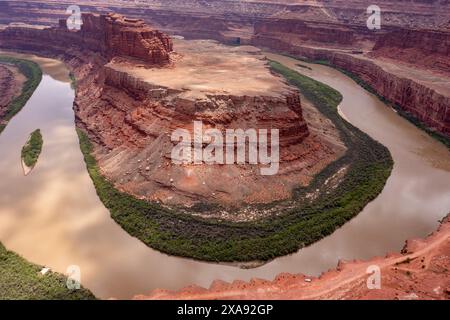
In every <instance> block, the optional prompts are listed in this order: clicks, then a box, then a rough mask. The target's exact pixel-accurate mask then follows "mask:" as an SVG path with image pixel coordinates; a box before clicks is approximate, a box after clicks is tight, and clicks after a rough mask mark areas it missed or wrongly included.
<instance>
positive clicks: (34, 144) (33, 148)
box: [22, 129, 44, 168]
mask: <svg viewBox="0 0 450 320" xmlns="http://www.w3.org/2000/svg"><path fill="white" fill-rule="evenodd" d="M43 143H44V140H43V139H42V134H41V130H39V129H37V130H35V131H33V133H31V135H30V138H29V139H28V141H27V143H26V144H25V145H24V146H23V148H22V160H23V162H24V163H25V165H26V166H27V167H29V168H33V167H34V166H35V165H36V162H37V161H38V158H39V155H40V154H41V151H42V145H43Z"/></svg>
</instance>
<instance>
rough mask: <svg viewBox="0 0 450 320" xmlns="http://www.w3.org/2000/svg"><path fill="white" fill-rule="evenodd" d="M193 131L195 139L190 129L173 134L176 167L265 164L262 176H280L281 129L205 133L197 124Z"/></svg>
mask: <svg viewBox="0 0 450 320" xmlns="http://www.w3.org/2000/svg"><path fill="white" fill-rule="evenodd" d="M193 131H194V132H193V135H192V134H191V132H190V131H189V130H186V129H177V130H175V131H174V132H173V133H172V135H171V140H172V142H174V143H176V145H175V146H174V147H173V149H172V153H171V156H172V162H173V163H174V164H178V165H181V164H227V165H233V164H252V165H257V164H261V165H266V166H267V167H262V168H261V169H260V173H261V175H265V176H272V175H275V174H277V173H278V170H279V166H280V141H279V140H280V134H279V130H278V129H270V130H268V129H258V130H257V129H247V130H245V131H244V130H243V129H226V130H225V134H224V133H223V132H222V131H221V130H219V129H213V128H210V129H206V130H203V123H202V122H201V121H194V130H193ZM269 131H270V138H269ZM269 140H270V141H269ZM269 143H270V147H269Z"/></svg>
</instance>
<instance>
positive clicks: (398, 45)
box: [371, 28, 450, 76]
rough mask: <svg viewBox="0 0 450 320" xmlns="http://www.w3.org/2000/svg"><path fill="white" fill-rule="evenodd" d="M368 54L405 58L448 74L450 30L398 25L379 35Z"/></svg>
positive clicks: (449, 64)
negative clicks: (422, 28) (408, 27)
mask: <svg viewBox="0 0 450 320" xmlns="http://www.w3.org/2000/svg"><path fill="white" fill-rule="evenodd" d="M371 56H373V57H388V58H392V59H396V60H401V61H405V62H407V63H411V64H414V65H418V66H421V67H424V68H426V69H428V70H435V71H437V72H440V73H443V74H445V75H447V76H450V30H448V31H445V32H444V31H436V30H408V29H403V28H401V29H400V28H399V29H396V30H393V31H390V32H388V33H386V34H385V35H383V36H382V37H380V38H379V39H378V40H377V42H376V44H375V46H374V48H373V52H372V53H371Z"/></svg>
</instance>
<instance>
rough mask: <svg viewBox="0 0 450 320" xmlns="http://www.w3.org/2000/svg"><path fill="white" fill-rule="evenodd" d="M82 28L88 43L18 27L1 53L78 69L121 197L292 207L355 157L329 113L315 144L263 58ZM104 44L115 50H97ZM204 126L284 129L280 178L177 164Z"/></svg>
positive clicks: (78, 35)
mask: <svg viewBox="0 0 450 320" xmlns="http://www.w3.org/2000/svg"><path fill="white" fill-rule="evenodd" d="M83 20H84V24H83V28H82V29H81V31H78V32H76V31H69V30H67V28H66V27H65V25H64V24H63V23H61V25H60V26H59V27H53V28H26V27H8V28H6V29H5V30H4V31H2V32H0V46H2V47H4V48H10V49H19V50H28V51H32V52H37V53H39V54H43V55H50V56H57V57H59V58H61V59H63V60H64V61H66V62H67V63H68V64H69V65H70V66H71V67H72V69H73V73H74V74H75V76H76V78H77V89H78V90H77V96H76V101H75V114H76V119H77V124H78V126H79V127H81V128H83V129H84V130H86V131H87V132H88V134H89V137H90V139H91V141H92V142H94V145H95V155H96V157H97V160H98V161H99V164H100V169H101V171H102V173H103V174H104V175H105V176H106V177H107V178H108V179H109V180H110V181H112V182H113V183H114V184H115V185H116V187H118V188H119V189H121V190H123V191H125V192H128V193H131V194H133V195H135V196H136V197H139V198H142V199H147V200H152V201H158V202H161V203H163V204H167V205H177V206H183V207H185V208H189V207H191V206H196V205H203V204H204V203H215V204H221V205H224V206H227V207H229V206H231V207H238V206H239V205H241V204H248V205H252V204H255V203H270V202H272V201H276V200H282V199H287V198H289V197H290V196H291V192H292V190H293V188H294V187H297V186H299V185H300V186H301V185H307V184H308V183H309V182H310V181H311V179H312V177H313V176H314V175H315V174H316V173H317V172H319V171H320V170H322V169H323V168H324V167H325V166H326V165H327V164H329V163H330V162H331V161H333V160H334V159H336V157H338V156H340V155H341V154H342V153H343V152H344V150H345V147H344V146H343V144H342V142H341V141H340V140H339V137H338V134H337V132H336V129H335V128H334V127H333V125H332V124H331V123H330V122H329V121H327V120H326V119H323V117H322V116H321V115H320V114H318V113H315V114H314V115H313V117H314V118H315V119H314V120H313V121H318V120H317V119H320V122H321V125H323V128H320V129H319V130H314V133H313V134H312V135H311V134H310V132H309V130H308V127H307V124H306V121H305V119H304V117H303V113H302V105H301V102H300V97H299V94H298V92H297V91H296V90H295V89H293V88H292V87H290V86H289V85H288V84H286V83H285V82H284V80H282V79H281V78H280V77H278V76H275V75H273V74H271V72H270V71H269V68H268V64H267V60H265V58H264V56H263V55H262V54H261V52H260V51H259V50H257V49H256V48H253V47H236V48H230V47H225V46H222V45H219V44H217V43H215V42H211V41H193V42H191V41H183V40H177V42H176V49H177V52H171V51H170V50H172V42H171V41H170V40H167V39H168V38H167V36H165V35H163V34H161V33H160V32H158V31H154V30H153V31H149V30H150V29H149V28H148V27H146V26H145V25H143V24H142V23H141V22H139V21H133V20H129V19H125V18H122V17H119V16H117V15H113V14H109V15H106V16H95V15H84V16H83ZM130 24H131V25H130ZM103 38H107V39H109V40H108V41H110V42H111V43H110V44H105V43H104V42H103V40H101V41H96V39H103ZM95 43H97V44H99V45H97V46H96V45H95ZM147 44H152V46H153V47H152V46H147ZM142 48H145V50H144V51H142V50H141V49H142ZM150 48H153V49H150ZM155 48H156V49H155ZM309 114H313V113H309ZM194 121H202V122H203V124H204V130H206V129H208V128H216V129H219V130H220V131H221V132H225V130H226V129H243V130H244V131H245V130H247V129H256V130H260V129H268V130H269V133H270V130H271V129H279V130H280V141H279V144H280V149H281V150H280V162H279V166H280V168H279V171H278V175H276V176H272V177H270V176H262V175H261V173H260V169H261V168H262V167H263V166H264V167H266V166H267V165H261V164H258V165H253V164H251V165H250V164H249V163H247V162H246V163H245V164H240V165H236V164H235V165H224V164H214V165H206V164H204V163H202V164H196V165H194V164H191V165H175V164H173V163H172V161H171V150H172V149H173V147H174V144H175V143H174V142H172V141H171V133H172V132H173V130H175V129H180V128H181V129H187V130H188V131H190V132H192V130H193V123H194ZM324 132H326V133H324ZM330 132H331V135H330V137H328V138H326V139H325V138H324V137H323V136H322V135H325V134H330ZM269 142H270V140H269ZM269 151H270V150H269ZM193 210H194V209H193ZM247 218H248V217H247V216H246V217H245V218H244V219H247ZM253 218H257V217H256V216H255V217H253Z"/></svg>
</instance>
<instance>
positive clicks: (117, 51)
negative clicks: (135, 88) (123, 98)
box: [59, 14, 173, 65]
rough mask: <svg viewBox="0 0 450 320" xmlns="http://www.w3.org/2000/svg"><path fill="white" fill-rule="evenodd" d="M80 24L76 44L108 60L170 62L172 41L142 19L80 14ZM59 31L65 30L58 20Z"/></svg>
mask: <svg viewBox="0 0 450 320" xmlns="http://www.w3.org/2000/svg"><path fill="white" fill-rule="evenodd" d="M82 21H83V25H82V26H81V30H80V31H79V32H76V34H77V36H78V37H79V38H80V39H79V40H78V41H77V42H78V43H81V45H82V46H84V47H86V48H89V49H90V50H92V51H97V50H100V52H101V53H102V54H103V55H104V56H105V57H107V58H108V59H111V58H113V57H116V56H124V57H128V58H129V57H132V58H138V59H141V60H143V61H145V62H147V63H150V64H152V65H165V64H168V63H169V62H170V52H172V51H173V44H172V40H171V39H170V37H169V36H167V35H166V34H164V33H162V32H160V31H158V30H154V29H152V28H150V27H149V26H147V25H146V24H145V23H144V22H143V21H142V20H139V19H130V18H125V17H123V16H121V15H118V14H108V15H94V14H83V15H82ZM59 26H60V29H62V30H67V29H66V28H67V26H66V20H60V22H59Z"/></svg>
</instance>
